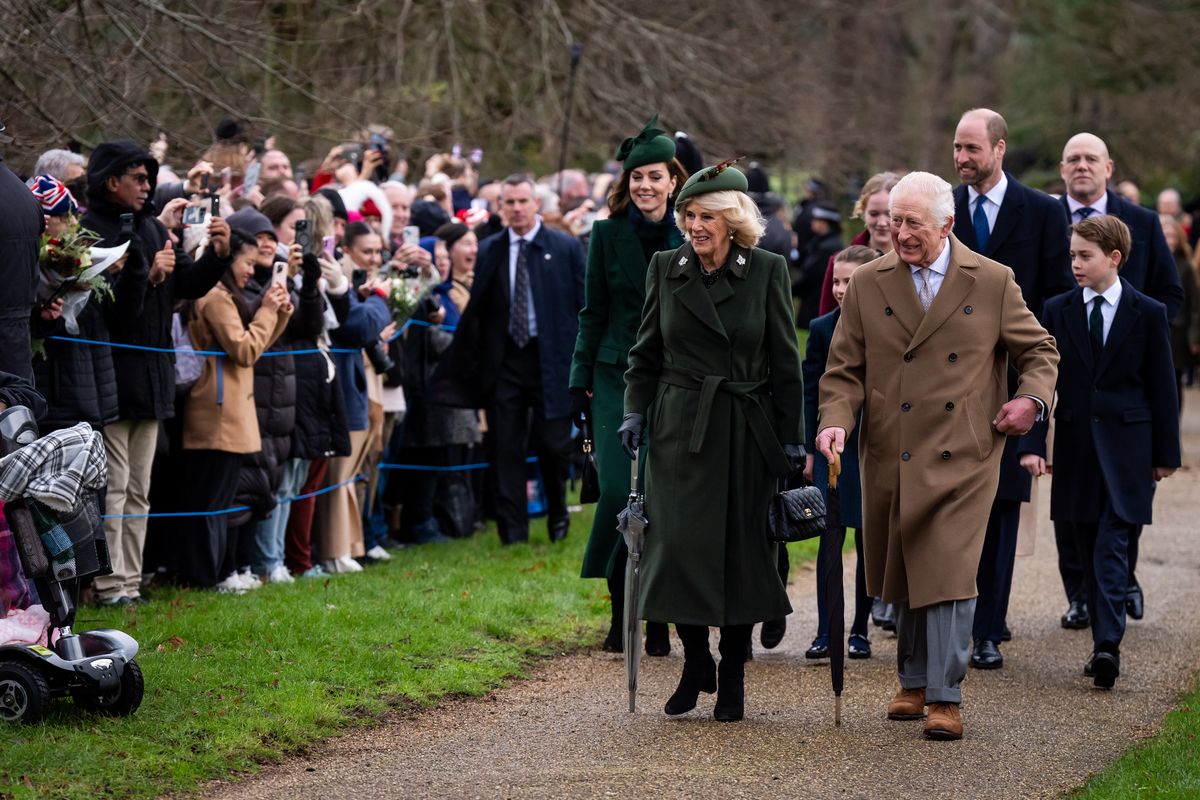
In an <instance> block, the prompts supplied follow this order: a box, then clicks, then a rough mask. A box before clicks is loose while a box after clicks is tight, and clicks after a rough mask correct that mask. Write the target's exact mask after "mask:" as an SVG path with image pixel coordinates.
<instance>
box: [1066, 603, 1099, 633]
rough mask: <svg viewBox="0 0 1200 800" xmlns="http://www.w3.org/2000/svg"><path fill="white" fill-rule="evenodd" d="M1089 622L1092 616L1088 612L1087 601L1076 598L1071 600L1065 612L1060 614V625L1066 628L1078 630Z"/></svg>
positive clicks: (1090, 622)
mask: <svg viewBox="0 0 1200 800" xmlns="http://www.w3.org/2000/svg"><path fill="white" fill-rule="evenodd" d="M1091 624H1092V617H1091V615H1089V614H1088V607H1087V603H1083V602H1080V601H1078V600H1074V601H1072V602H1071V607H1070V608H1068V609H1067V613H1065V614H1063V615H1062V626H1063V627H1064V628H1066V629H1068V630H1073V631H1080V630H1083V629H1084V628H1086V627H1088V626H1089V625H1091Z"/></svg>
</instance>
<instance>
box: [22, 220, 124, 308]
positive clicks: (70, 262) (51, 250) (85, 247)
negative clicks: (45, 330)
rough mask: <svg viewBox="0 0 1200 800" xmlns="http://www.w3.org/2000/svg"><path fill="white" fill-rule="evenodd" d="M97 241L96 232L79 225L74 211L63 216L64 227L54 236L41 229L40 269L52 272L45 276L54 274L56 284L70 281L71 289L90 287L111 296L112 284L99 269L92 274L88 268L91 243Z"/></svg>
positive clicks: (51, 277) (49, 277) (98, 237)
mask: <svg viewBox="0 0 1200 800" xmlns="http://www.w3.org/2000/svg"><path fill="white" fill-rule="evenodd" d="M99 241H100V236H98V235H97V234H95V233H93V232H92V231H89V230H88V229H87V228H85V227H83V225H82V224H81V223H80V220H79V217H78V216H76V215H75V214H71V215H70V216H68V217H67V228H66V230H64V231H62V232H60V233H58V234H57V235H55V236H51V235H50V234H49V233H43V234H42V241H41V248H40V250H39V251H38V261H39V262H40V263H41V265H42V270H43V272H49V273H53V274H50V275H47V278H48V280H51V281H53V280H54V278H55V277H58V278H59V279H60V280H59V283H60V285H61V284H62V283H65V282H67V281H70V283H71V284H72V285H71V289H72V290H73V291H80V290H85V289H90V290H92V291H94V292H96V293H97V294H99V295H101V296H103V297H111V296H112V286H110V285H109V283H108V281H107V280H105V279H104V275H103V273H101V274H96V273H95V270H92V269H90V267H91V266H92V247H93V246H94V245H95V244H96V243H97V242H99ZM53 288H55V289H57V288H58V287H57V286H55V287H53Z"/></svg>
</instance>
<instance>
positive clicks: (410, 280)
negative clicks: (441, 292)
mask: <svg viewBox="0 0 1200 800" xmlns="http://www.w3.org/2000/svg"><path fill="white" fill-rule="evenodd" d="M414 273H415V274H414ZM437 283H438V274H437V272H436V271H435V270H432V269H431V270H429V271H428V274H426V272H425V271H423V270H422V271H417V270H413V269H405V270H400V271H397V272H394V273H392V275H391V277H389V278H388V283H387V294H388V296H387V304H388V308H389V309H391V312H392V319H393V320H394V321H395V322H396V324H397V325H403V324H404V323H405V322H408V320H409V319H411V318H412V315H413V314H414V313H416V311H417V308H418V307H419V306H420V304H421V301H422V300H423V299H424V298H425V296H426V295H427V294H429V290H430V289H432V288H433V287H434V286H436V285H437Z"/></svg>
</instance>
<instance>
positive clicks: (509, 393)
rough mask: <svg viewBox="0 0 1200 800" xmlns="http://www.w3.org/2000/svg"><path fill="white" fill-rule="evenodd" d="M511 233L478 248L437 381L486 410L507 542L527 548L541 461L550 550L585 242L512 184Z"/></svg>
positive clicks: (530, 190)
mask: <svg viewBox="0 0 1200 800" xmlns="http://www.w3.org/2000/svg"><path fill="white" fill-rule="evenodd" d="M500 203H501V205H502V206H503V209H504V212H503V213H504V216H505V219H506V220H507V221H508V227H507V228H506V229H504V230H502V231H500V232H499V233H497V234H495V235H494V236H489V237H488V238H487V239H485V240H484V241H483V242H482V243H480V245H479V256H478V258H477V261H476V267H475V283H474V285H473V286H472V288H471V301H470V303H469V304H468V305H467V308H466V310H465V311H464V312H463V317H462V320H461V321H460V322H459V327H458V332H457V334H456V335H455V338H454V344H453V345H452V346H451V349H450V351H449V352H448V353H447V356H446V357H444V358H443V359H442V362H441V364H440V365H439V368H438V371H437V373H436V374H435V380H436V381H437V384H438V386H439V391H440V392H441V396H442V398H443V400H444V401H445V402H447V403H448V404H451V405H456V406H466V407H472V408H484V409H486V410H487V423H488V430H489V434H490V440H491V448H490V453H491V464H492V467H491V470H490V471H489V478H490V488H491V491H492V493H493V497H494V500H495V512H496V522H497V527H498V528H499V532H500V540H501V541H502V542H504V543H505V544H514V543H517V542H524V541H528V540H529V516H528V511H527V499H526V491H525V474H526V470H525V456H526V453H528V451H529V450H530V449H531V448H532V449H533V450H534V452H535V453H536V454H537V457H538V463H539V466H540V468H541V474H542V480H543V482H544V484H545V490H546V505H547V510H548V513H549V532H550V539H551V541H558V540H560V539H562V538H563V537H565V536H566V535H567V527H568V525H569V523H570V520H569V518H568V516H567V502H566V475H567V466H568V460H569V458H570V447H571V421H570V414H571V399H570V393H569V390H568V388H567V386H568V378H569V373H570V369H571V356H572V354H573V352H574V349H575V337H576V334H577V333H578V329H579V321H578V318H579V310H580V309H581V308H582V307H583V276H584V253H583V247H582V246H581V245H580V244H579V241H578V240H576V239H575V238H574V237H571V236H569V235H567V234H565V233H562V232H560V231H557V230H552V229H550V228H547V227H546V226H545V225H543V224H542V220H541V217H539V216H538V213H537V212H538V209H539V203H538V200H537V197H536V195H535V194H534V186H533V181H532V180H531V179H530V178H529V177H527V176H525V175H512V176H510V177H508V178H506V179H505V180H504V184H503V186H502V188H501V190H500Z"/></svg>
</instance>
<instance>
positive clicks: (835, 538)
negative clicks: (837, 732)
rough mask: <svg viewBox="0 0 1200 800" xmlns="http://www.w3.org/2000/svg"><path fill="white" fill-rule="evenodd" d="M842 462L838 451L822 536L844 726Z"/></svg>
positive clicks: (836, 704)
mask: <svg viewBox="0 0 1200 800" xmlns="http://www.w3.org/2000/svg"><path fill="white" fill-rule="evenodd" d="M841 472H842V463H841V458H840V457H839V455H838V452H837V451H836V450H834V451H833V460H832V461H830V462H829V491H828V495H827V497H826V499H825V532H824V533H822V534H821V561H822V562H823V563H824V564H825V574H824V575H822V576H821V581H822V584H821V586H822V591H824V592H825V607H826V608H828V609H829V674H830V678H831V679H832V681H833V698H834V699H833V724H834V725H841V724H842V686H843V684H844V683H845V678H846V643H845V641H844V639H845V634H846V598H845V594H844V592H843V589H842V545H843V544H844V543H845V536H846V531H845V529H844V528H843V527H842V509H841V502H840V500H839V498H838V484H837V479H838V475H840V474H841Z"/></svg>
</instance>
